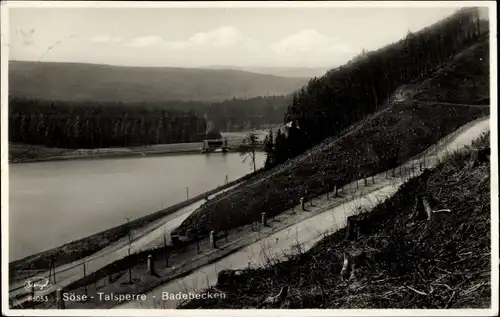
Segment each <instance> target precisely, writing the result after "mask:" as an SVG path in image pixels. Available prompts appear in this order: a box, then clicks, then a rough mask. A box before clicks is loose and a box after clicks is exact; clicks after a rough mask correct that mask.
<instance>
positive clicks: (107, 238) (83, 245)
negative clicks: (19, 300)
mask: <svg viewBox="0 0 500 317" xmlns="http://www.w3.org/2000/svg"><path fill="white" fill-rule="evenodd" d="M259 173H261V172H260V171H257V172H256V173H251V174H248V175H246V176H243V177H241V178H239V179H237V180H235V181H232V182H229V183H227V184H225V185H223V186H220V187H218V188H215V189H213V190H210V191H207V192H205V193H203V194H200V195H198V196H195V197H192V198H190V199H188V200H185V201H183V202H180V203H178V204H175V205H172V206H170V207H168V208H165V209H162V210H160V211H157V212H155V213H152V214H149V215H147V216H144V217H141V218H138V219H136V220H133V221H131V222H130V223H129V225H128V226H127V225H126V224H123V225H120V226H116V227H113V228H110V229H108V230H105V231H102V232H99V233H96V234H94V235H91V236H88V237H85V238H82V239H79V240H76V241H72V242H70V243H67V244H64V245H62V246H60V247H56V248H53V249H50V250H47V251H43V252H40V253H37V254H34V255H31V256H28V257H26V258H23V259H20V260H16V261H13V262H11V263H9V276H10V279H11V280H10V282H11V283H12V282H13V281H15V280H19V279H22V278H25V277H26V276H29V275H30V274H31V273H30V272H29V270H34V271H36V270H48V269H49V266H50V263H51V261H52V260H53V261H54V263H55V265H56V266H59V265H64V264H67V263H71V262H73V261H76V260H79V259H81V258H84V257H86V256H89V255H91V254H94V253H95V252H97V251H99V250H101V249H103V248H104V247H106V246H108V245H110V244H111V243H113V242H116V241H118V240H119V239H121V238H123V237H125V236H126V235H127V234H128V232H129V230H131V231H133V230H137V229H139V228H141V227H143V226H146V225H148V224H150V223H153V222H154V221H156V220H159V219H161V218H163V217H165V216H167V215H169V214H172V213H174V212H176V211H177V210H179V209H181V208H184V207H186V206H188V205H190V204H192V203H194V202H196V201H198V200H201V199H204V198H206V197H208V196H210V195H212V194H214V193H216V192H218V191H220V190H223V189H226V188H228V187H231V186H234V185H236V184H238V183H239V182H242V181H245V180H248V179H251V178H252V177H254V176H256V175H258V174H259Z"/></svg>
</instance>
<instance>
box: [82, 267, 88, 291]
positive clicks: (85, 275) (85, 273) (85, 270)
mask: <svg viewBox="0 0 500 317" xmlns="http://www.w3.org/2000/svg"><path fill="white" fill-rule="evenodd" d="M86 279H87V263H86V262H83V280H84V281H85V296H87V294H88V290H87V281H86Z"/></svg>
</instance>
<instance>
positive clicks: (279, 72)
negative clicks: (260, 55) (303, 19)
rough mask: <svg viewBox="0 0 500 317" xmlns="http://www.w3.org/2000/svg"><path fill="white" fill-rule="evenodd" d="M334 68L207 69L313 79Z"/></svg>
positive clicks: (219, 67) (218, 67) (213, 67)
mask: <svg viewBox="0 0 500 317" xmlns="http://www.w3.org/2000/svg"><path fill="white" fill-rule="evenodd" d="M331 68H334V67H333V66H332V67H238V66H210V67H207V69H233V70H241V71H247V72H253V73H259V74H268V75H274V76H282V77H296V78H313V77H319V76H323V75H324V74H325V73H326V72H327V71H328V70H330V69H331Z"/></svg>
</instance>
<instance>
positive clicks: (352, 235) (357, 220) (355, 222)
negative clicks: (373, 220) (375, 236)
mask: <svg viewBox="0 0 500 317" xmlns="http://www.w3.org/2000/svg"><path fill="white" fill-rule="evenodd" d="M369 226H370V223H369V218H368V214H360V215H354V216H349V217H347V226H346V237H345V239H346V240H349V241H352V240H357V239H358V238H359V237H360V236H361V235H362V234H365V233H366V232H367V231H368V229H369Z"/></svg>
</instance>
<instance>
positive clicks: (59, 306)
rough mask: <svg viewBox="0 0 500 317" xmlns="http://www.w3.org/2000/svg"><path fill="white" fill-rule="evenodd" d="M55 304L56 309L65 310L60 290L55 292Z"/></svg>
mask: <svg viewBox="0 0 500 317" xmlns="http://www.w3.org/2000/svg"><path fill="white" fill-rule="evenodd" d="M56 302H57V309H64V308H65V306H64V301H63V297H62V292H61V289H60V288H58V289H57V290H56Z"/></svg>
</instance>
